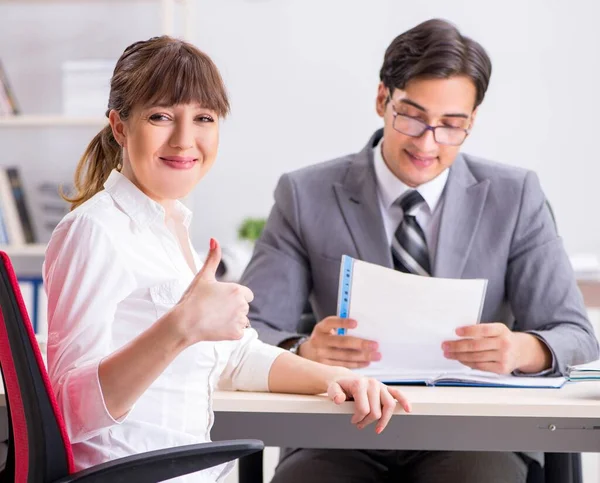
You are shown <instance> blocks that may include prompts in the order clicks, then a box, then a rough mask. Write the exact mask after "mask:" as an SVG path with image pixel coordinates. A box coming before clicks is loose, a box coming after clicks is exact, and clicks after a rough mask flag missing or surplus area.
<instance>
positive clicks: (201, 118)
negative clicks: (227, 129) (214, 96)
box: [196, 115, 214, 122]
mask: <svg viewBox="0 0 600 483" xmlns="http://www.w3.org/2000/svg"><path fill="white" fill-rule="evenodd" d="M196 119H197V120H198V121H200V122H214V119H213V118H212V117H210V116H206V115H205V116H198V117H197V118H196Z"/></svg>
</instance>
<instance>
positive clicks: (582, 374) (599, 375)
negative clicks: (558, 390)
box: [569, 360, 600, 381]
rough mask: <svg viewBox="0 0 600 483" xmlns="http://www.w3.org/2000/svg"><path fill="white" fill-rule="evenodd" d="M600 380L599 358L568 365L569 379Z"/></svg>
mask: <svg viewBox="0 0 600 483" xmlns="http://www.w3.org/2000/svg"><path fill="white" fill-rule="evenodd" d="M598 380H600V360H598V361H593V362H588V363H587V364H580V365H578V366H570V367H569V381H598Z"/></svg>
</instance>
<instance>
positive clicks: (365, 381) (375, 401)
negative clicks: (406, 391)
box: [327, 375, 411, 434]
mask: <svg viewBox="0 0 600 483" xmlns="http://www.w3.org/2000/svg"><path fill="white" fill-rule="evenodd" d="M327 394H328V395H329V398H330V399H331V400H332V401H333V402H334V403H336V404H342V403H343V402H344V401H346V400H348V399H354V415H353V416H352V420H351V422H352V424H355V425H356V427H357V428H358V429H363V428H364V427H365V426H368V425H369V424H371V423H373V422H375V421H377V426H376V427H375V432H376V433H377V434H380V433H381V432H382V431H383V430H384V429H385V427H386V426H387V424H388V423H389V421H390V419H391V417H392V414H393V413H394V409H395V408H396V403H397V402H398V403H400V405H401V406H402V408H403V409H404V410H405V411H406V412H410V410H411V408H410V403H409V402H408V400H407V399H406V398H405V397H404V395H403V394H402V393H401V392H400V391H399V390H398V389H397V388H395V387H389V386H386V385H385V384H382V383H381V382H379V381H377V380H376V379H372V378H367V377H360V376H356V375H349V376H345V377H341V378H340V379H338V380H337V381H335V382H332V383H331V384H329V387H328V388H327Z"/></svg>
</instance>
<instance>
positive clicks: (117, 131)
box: [108, 109, 127, 147]
mask: <svg viewBox="0 0 600 483" xmlns="http://www.w3.org/2000/svg"><path fill="white" fill-rule="evenodd" d="M108 122H109V123H110V128H111V129H112V133H113V136H114V137H115V139H116V140H117V142H118V143H119V144H120V145H121V146H123V147H125V146H126V144H127V143H126V139H127V136H126V132H125V123H124V122H123V121H122V120H121V116H119V113H118V112H117V111H115V110H114V109H111V111H110V113H109V114H108Z"/></svg>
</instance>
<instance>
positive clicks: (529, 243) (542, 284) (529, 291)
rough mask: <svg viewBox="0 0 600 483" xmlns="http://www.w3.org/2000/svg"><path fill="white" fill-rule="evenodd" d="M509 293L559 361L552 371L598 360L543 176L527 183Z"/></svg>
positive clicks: (523, 324) (526, 325)
mask: <svg viewBox="0 0 600 483" xmlns="http://www.w3.org/2000/svg"><path fill="white" fill-rule="evenodd" d="M507 293H508V298H509V301H510V303H511V306H512V310H513V313H514V315H515V318H516V321H517V326H516V327H515V330H520V331H523V332H528V333H530V334H532V335H535V336H536V337H538V338H539V339H541V340H542V341H543V342H544V343H545V344H546V345H547V346H548V348H549V349H550V351H551V353H552V357H553V361H554V365H553V368H552V371H551V373H552V374H554V375H557V374H565V373H566V370H567V366H569V365H572V364H581V363H584V362H589V361H592V360H595V359H597V358H598V356H599V351H598V340H597V339H596V337H595V335H594V331H593V328H592V326H591V324H590V322H589V320H588V319H587V315H586V309H585V306H584V302H583V297H582V295H581V292H580V291H579V288H578V287H577V281H576V279H575V274H574V272H573V269H572V267H571V263H570V261H569V258H568V256H567V253H566V251H565V249H564V247H563V243H562V239H561V238H560V237H559V236H558V234H557V231H556V227H555V224H554V220H553V218H552V214H551V212H550V209H549V207H548V204H547V202H546V198H545V196H544V193H543V192H542V189H541V186H540V183H539V180H538V178H537V176H536V175H535V174H534V173H532V172H530V173H528V174H527V176H526V177H525V181H524V183H523V189H522V196H521V207H520V212H519V216H518V219H517V223H516V227H515V231H514V234H513V239H512V242H511V249H510V257H509V260H508V270H507Z"/></svg>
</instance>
